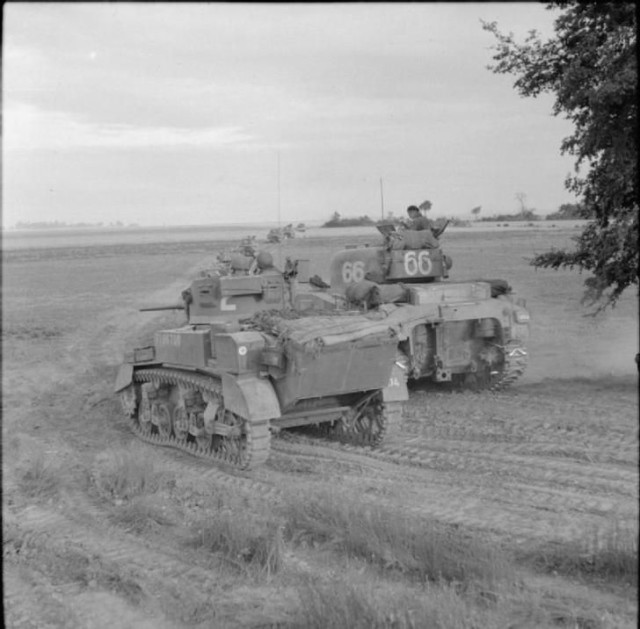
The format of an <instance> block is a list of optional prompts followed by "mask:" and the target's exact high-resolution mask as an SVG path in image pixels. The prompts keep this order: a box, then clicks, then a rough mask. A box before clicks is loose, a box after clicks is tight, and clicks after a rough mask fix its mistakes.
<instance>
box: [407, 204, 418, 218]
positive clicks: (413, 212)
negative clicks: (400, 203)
mask: <svg viewBox="0 0 640 629" xmlns="http://www.w3.org/2000/svg"><path fill="white" fill-rule="evenodd" d="M407 214H408V215H409V218H416V217H417V216H420V210H419V209H418V207H417V206H416V205H410V206H409V207H408V208H407Z"/></svg>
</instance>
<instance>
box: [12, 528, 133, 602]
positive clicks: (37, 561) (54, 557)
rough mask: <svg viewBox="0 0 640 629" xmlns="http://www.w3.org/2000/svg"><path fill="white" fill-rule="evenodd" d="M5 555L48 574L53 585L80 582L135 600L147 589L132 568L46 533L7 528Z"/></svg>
mask: <svg viewBox="0 0 640 629" xmlns="http://www.w3.org/2000/svg"><path fill="white" fill-rule="evenodd" d="M3 533H4V536H5V537H4V540H3V541H4V545H5V551H4V554H3V556H4V559H5V560H6V561H9V562H11V563H13V564H17V565H24V566H28V567H29V568H33V569H36V570H37V571H38V572H39V573H42V574H45V575H47V577H48V578H49V580H50V582H51V583H52V584H53V585H61V584H67V583H78V584H79V585H81V586H83V587H99V588H104V589H107V590H110V591H113V592H115V593H117V594H120V595H121V596H123V597H124V598H125V599H127V600H128V601H130V602H131V603H134V604H138V603H140V601H141V600H142V598H143V596H144V594H143V590H142V588H141V587H140V585H139V584H138V582H137V579H136V577H135V576H134V575H133V574H132V573H130V571H127V570H123V569H122V568H121V567H120V566H119V565H118V564H117V563H115V562H112V561H108V560H105V559H103V558H101V557H99V556H97V555H94V554H92V553H89V552H88V551H87V550H85V549H84V548H82V547H81V546H80V545H77V544H74V543H72V542H69V541H65V542H64V543H60V542H56V541H54V540H52V539H51V538H50V536H49V535H47V534H46V533H39V534H33V533H28V532H24V531H19V530H17V529H13V528H9V527H7V528H5V529H4V531H3Z"/></svg>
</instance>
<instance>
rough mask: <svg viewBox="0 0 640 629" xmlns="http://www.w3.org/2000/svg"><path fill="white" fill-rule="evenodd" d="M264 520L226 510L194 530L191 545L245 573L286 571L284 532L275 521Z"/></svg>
mask: <svg viewBox="0 0 640 629" xmlns="http://www.w3.org/2000/svg"><path fill="white" fill-rule="evenodd" d="M262 516H264V514H255V513H251V512H244V511H242V512H241V511H240V510H236V509H230V508H228V507H226V508H224V509H222V510H221V511H220V512H218V513H216V514H215V515H214V516H213V517H211V518H207V520H206V521H203V522H199V523H197V524H196V525H195V526H194V531H195V535H194V537H193V538H192V539H191V541H190V545H191V546H196V547H198V548H202V549H205V550H208V551H210V552H216V553H220V554H221V556H222V557H224V559H225V560H227V561H228V562H230V563H231V564H233V565H234V566H236V567H238V568H240V569H241V570H242V571H245V572H249V571H255V572H258V573H259V574H263V575H266V576H271V575H272V574H275V573H277V572H279V571H280V569H281V568H282V558H283V551H284V543H283V538H282V528H281V525H280V523H279V522H278V521H277V520H275V519H274V518H272V517H269V516H267V517H266V519H265V518H264V517H262Z"/></svg>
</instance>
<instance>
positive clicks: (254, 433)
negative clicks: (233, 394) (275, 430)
mask: <svg viewBox="0 0 640 629" xmlns="http://www.w3.org/2000/svg"><path fill="white" fill-rule="evenodd" d="M133 380H134V382H135V383H140V384H144V383H156V384H160V385H169V386H173V387H177V386H182V387H184V388H187V389H195V390H197V391H200V392H201V393H202V392H204V393H205V394H207V393H209V394H216V395H218V396H221V394H222V386H221V383H220V382H219V381H218V380H216V379H215V378H213V377H206V376H201V375H199V374H191V373H185V372H181V371H178V370H172V369H139V370H138V371H135V372H134V374H133ZM125 392H126V390H125ZM125 395H126V393H125ZM123 407H124V414H125V416H126V417H127V419H128V421H129V424H130V426H131V429H132V430H133V432H134V433H135V434H136V435H137V436H138V437H139V438H140V439H142V440H143V441H146V442H147V443H151V444H153V445H158V446H167V447H172V448H176V449H178V450H182V451H184V452H187V453H188V454H190V455H192V456H196V457H199V458H203V459H208V460H211V461H213V462H215V463H222V464H225V465H228V466H232V467H234V468H236V469H240V470H247V469H252V468H255V467H258V466H259V465H262V464H263V463H265V462H266V460H267V458H268V457H269V450H270V440H271V433H270V431H269V420H266V419H265V420H259V421H252V420H244V426H243V428H244V444H243V449H242V451H241V452H229V450H227V449H226V448H225V447H218V448H215V446H214V444H213V441H214V440H213V439H212V440H211V444H210V445H209V447H205V448H203V447H200V446H199V445H198V444H197V443H196V441H195V439H194V438H193V436H192V435H187V436H186V437H185V438H183V439H179V438H177V437H176V434H175V431H174V429H173V428H172V429H171V431H170V435H162V434H160V433H159V432H158V428H157V426H155V425H152V426H151V428H150V429H144V428H143V427H142V426H141V425H140V421H139V419H138V415H139V413H138V411H139V407H140V404H139V400H136V402H135V405H134V407H133V408H131V406H130V407H129V408H128V409H127V408H126V401H125V398H124V397H123ZM221 439H222V440H224V439H225V438H224V437H223V438H221Z"/></svg>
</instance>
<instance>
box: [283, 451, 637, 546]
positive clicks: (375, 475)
mask: <svg viewBox="0 0 640 629" xmlns="http://www.w3.org/2000/svg"><path fill="white" fill-rule="evenodd" d="M274 448H275V449H276V450H278V451H281V452H287V451H288V452H290V453H293V454H294V455H298V454H303V455H305V456H309V457H314V456H316V457H322V458H324V459H326V458H331V457H334V458H335V459H336V460H343V459H345V460H348V461H351V462H359V463H360V465H361V470H362V472H361V474H359V475H344V474H341V476H340V483H339V484H336V488H340V487H350V488H351V490H352V491H356V492H358V494H359V495H360V496H362V497H363V499H369V500H372V501H373V502H380V501H383V502H385V503H387V504H389V505H390V506H391V507H392V508H394V509H399V510H400V511H401V512H411V513H413V514H415V515H418V516H421V517H425V518H427V519H431V518H435V519H437V520H440V521H442V522H447V523H450V524H458V525H463V526H465V527H468V528H469V527H470V528H476V529H481V530H488V531H491V532H494V533H496V534H499V535H502V536H505V535H506V536H507V537H508V538H511V539H512V540H518V541H525V540H530V539H538V540H541V539H557V540H559V541H569V540H572V541H576V540H581V539H584V536H585V535H586V534H590V533H592V532H593V530H594V529H595V528H597V527H601V526H602V525H604V524H605V523H606V521H607V519H608V518H609V517H611V516H612V515H613V514H615V515H616V516H618V517H619V518H620V520H621V521H622V522H624V523H625V524H629V525H633V524H634V522H635V521H636V520H637V508H636V507H635V500H634V499H633V496H635V493H634V491H635V490H634V489H632V488H629V489H628V491H627V495H626V496H619V497H618V498H616V497H612V496H610V495H608V494H607V493H606V492H605V493H604V494H602V495H598V494H594V493H593V487H592V486H591V485H590V484H587V487H586V489H587V491H581V490H580V488H574V487H569V488H567V489H558V488H554V487H553V486H551V485H550V482H549V480H550V479H549V478H547V475H546V474H543V475H542V478H541V479H538V480H537V481H536V480H533V479H531V478H530V477H528V476H527V475H526V474H525V477H524V479H522V480H518V477H517V475H511V476H509V475H507V478H503V479H500V478H499V479H497V480H496V479H495V478H493V477H492V478H490V479H487V478H486V477H485V476H483V475H481V474H478V473H477V470H476V469H475V467H476V466H475V461H474V459H473V458H471V459H469V460H466V461H465V460H464V457H462V456H461V457H456V459H455V460H456V462H458V463H461V465H460V468H456V469H446V468H445V469H442V467H440V466H437V465H429V466H425V465H422V464H421V463H424V461H422V460H421V458H420V457H421V455H422V454H423V453H422V452H421V450H420V449H411V448H409V449H405V450H402V448H401V449H400V450H401V451H400V453H396V454H395V455H388V454H387V453H385V452H380V451H370V450H364V449H355V448H352V447H350V446H343V445H341V444H336V443H326V444H322V445H320V444H313V445H310V444H309V443H308V442H305V441H303V442H293V443H291V442H289V443H286V445H283V444H282V443H281V442H280V441H278V440H274ZM356 450H357V451H356ZM412 457H413V458H412ZM363 459H364V460H366V462H365V461H363ZM374 461H375V463H374ZM369 462H371V463H369ZM431 462H432V463H433V461H431ZM491 462H493V463H496V461H495V459H492V460H491V461H490V463H491ZM389 465H392V466H393V467H395V468H396V472H395V473H394V471H393V467H392V468H389V467H388V466H389ZM517 467H518V466H517V465H516V464H514V465H505V466H502V468H503V469H505V470H508V471H513V470H514V469H517ZM461 469H462V471H466V472H468V475H464V476H462V475H461V474H460V471H461ZM420 470H423V472H421V471H420ZM367 472H368V479H367V478H366V477H367ZM553 474H555V475H557V473H556V472H554V473H553ZM503 476H505V475H503ZM576 476H578V475H576ZM367 480H368V482H369V483H370V485H369V487H367ZM568 484H569V485H570V483H568ZM634 486H635V487H637V483H636V484H634ZM369 494H372V495H373V496H374V497H373V498H370V497H369Z"/></svg>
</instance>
